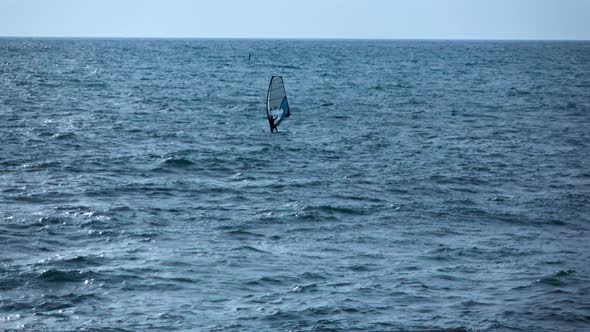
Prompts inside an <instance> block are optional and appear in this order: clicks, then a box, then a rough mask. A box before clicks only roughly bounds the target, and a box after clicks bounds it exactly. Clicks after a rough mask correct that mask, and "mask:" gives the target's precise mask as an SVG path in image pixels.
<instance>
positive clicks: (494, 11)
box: [0, 0, 590, 40]
mask: <svg viewBox="0 0 590 332" xmlns="http://www.w3.org/2000/svg"><path fill="white" fill-rule="evenodd" d="M0 36H4V37H19V36H20V37H24V36H29V37H156V38H168V37H176V38H386V39H535V40H538V39H560V40H563V39H567V40H590V0H0Z"/></svg>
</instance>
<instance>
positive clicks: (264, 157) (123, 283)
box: [0, 1, 590, 331]
mask: <svg viewBox="0 0 590 332" xmlns="http://www.w3.org/2000/svg"><path fill="white" fill-rule="evenodd" d="M19 3H20V2H19ZM120 3H121V6H122V8H125V6H127V5H126V4H125V3H126V2H120ZM7 4H8V5H11V6H17V4H16V2H6V1H5V2H3V5H4V6H6V5H7ZM146 6H149V3H148V4H147V5H146ZM277 6H279V7H280V6H282V5H280V4H279V5H277ZM0 21H1V20H0ZM249 54H250V55H251V58H250V60H248V55H249ZM0 72H1V74H0V142H2V144H1V145H0V253H1V254H0V330H13V329H15V330H25V331H45V330H47V331H73V330H93V331H94V330H97V331H98V330H101V331H102V330H104V331H110V330H117V331H119V330H120V331H163V330H166V331H319V330H324V331H574V330H577V331H584V330H587V329H588V327H589V324H590V318H589V315H588V292H589V290H590V288H589V287H590V245H589V242H588V234H589V231H590V220H589V217H590V208H589V202H590V172H589V169H590V168H589V166H590V157H589V156H590V143H589V142H590V137H589V135H590V131H589V130H588V128H590V76H589V75H588V73H589V72H590V43H587V42H458V41H456V42H445V41H429V42H427V41H422V42H418V41H326V40H320V41H317V40H315V41H314V40H311V41H310V40H307V41H297V40H286V41H285V40H282V41H277V40H100V39H91V40H87V39H73V40H71V39H0ZM272 75H281V76H282V77H283V78H284V82H285V87H286V91H287V94H288V96H289V102H290V105H291V117H290V118H289V119H288V120H286V121H285V122H283V123H282V124H281V126H280V128H279V130H280V132H279V133H278V134H270V133H269V126H268V121H267V119H266V110H265V106H266V104H265V103H266V89H267V87H268V83H269V79H270V77H271V76H272Z"/></svg>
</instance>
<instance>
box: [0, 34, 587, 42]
mask: <svg viewBox="0 0 590 332" xmlns="http://www.w3.org/2000/svg"><path fill="white" fill-rule="evenodd" d="M0 39H135V40H138V39H154V40H166V39H174V40H183V39H184V40H350V41H354V40H358V41H362V40H373V41H523V42H525V41H531V42H543V41H547V42H552V41H553V42H588V41H590V39H578V38H567V39H559V38H465V37H450V38H420V37H417V38H411V37H191V36H167V37H154V36H24V35H23V36H3V35H0Z"/></svg>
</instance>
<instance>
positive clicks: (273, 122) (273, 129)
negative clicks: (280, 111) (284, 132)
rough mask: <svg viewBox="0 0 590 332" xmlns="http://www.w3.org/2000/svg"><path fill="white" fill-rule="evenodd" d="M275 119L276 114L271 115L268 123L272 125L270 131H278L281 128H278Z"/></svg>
mask: <svg viewBox="0 0 590 332" xmlns="http://www.w3.org/2000/svg"><path fill="white" fill-rule="evenodd" d="M275 120H276V118H275V117H274V116H269V117H268V124H269V125H270V132H271V133H274V132H278V131H279V130H278V129H277V126H276V125H275Z"/></svg>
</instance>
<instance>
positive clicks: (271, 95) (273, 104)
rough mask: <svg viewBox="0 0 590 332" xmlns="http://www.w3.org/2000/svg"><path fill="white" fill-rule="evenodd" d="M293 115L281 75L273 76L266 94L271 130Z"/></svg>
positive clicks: (267, 114)
mask: <svg viewBox="0 0 590 332" xmlns="http://www.w3.org/2000/svg"><path fill="white" fill-rule="evenodd" d="M290 115H291V111H290V110H289V102H288V101H287V92H286V91H285V84H284V83H283V78H282V77H281V76H273V77H271V79H270V83H269V84H268V93H267V95H266V116H267V117H268V123H269V124H270V131H271V132H273V131H274V130H276V128H277V127H278V126H279V124H280V123H281V122H283V120H285V119H286V118H288V117H289V116H290Z"/></svg>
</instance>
